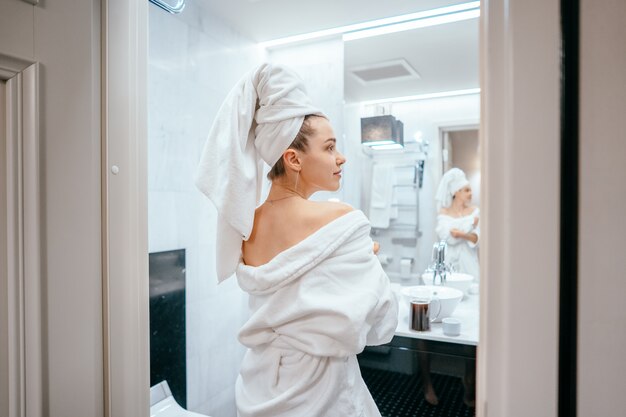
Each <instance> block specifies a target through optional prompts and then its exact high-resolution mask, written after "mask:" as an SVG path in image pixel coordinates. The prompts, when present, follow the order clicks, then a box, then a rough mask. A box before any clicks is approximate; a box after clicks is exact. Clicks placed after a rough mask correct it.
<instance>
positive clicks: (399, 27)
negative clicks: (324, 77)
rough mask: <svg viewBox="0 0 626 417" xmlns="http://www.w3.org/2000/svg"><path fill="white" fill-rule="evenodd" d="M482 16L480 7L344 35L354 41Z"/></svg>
mask: <svg viewBox="0 0 626 417" xmlns="http://www.w3.org/2000/svg"><path fill="white" fill-rule="evenodd" d="M477 17H480V9H475V10H468V11H465V12H460V13H452V14H446V15H441V16H435V17H430V18H426V19H419V20H413V21H410V22H402V23H397V24H393V25H387V26H379V27H375V28H372V29H366V30H359V31H356V32H350V33H345V34H344V35H343V40H344V42H348V41H354V40H357V39H363V38H369V37H372V36H381V35H387V34H390V33H396V32H403V31H405V30H412V29H419V28H425V27H429V26H437V25H443V24H446V23H453V22H460V21H463V20H469V19H475V18H477Z"/></svg>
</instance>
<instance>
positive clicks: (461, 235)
mask: <svg viewBox="0 0 626 417" xmlns="http://www.w3.org/2000/svg"><path fill="white" fill-rule="evenodd" d="M450 234H451V235H452V237H455V238H457V239H465V240H467V241H470V242H472V243H473V244H476V243H477V242H478V235H477V234H476V233H472V232H470V233H465V232H462V231H461V230H459V229H450Z"/></svg>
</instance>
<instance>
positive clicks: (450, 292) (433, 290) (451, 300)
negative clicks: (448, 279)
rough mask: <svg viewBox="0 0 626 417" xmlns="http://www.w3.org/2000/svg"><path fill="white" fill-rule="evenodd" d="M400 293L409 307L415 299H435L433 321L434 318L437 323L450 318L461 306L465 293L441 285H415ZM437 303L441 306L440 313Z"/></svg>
mask: <svg viewBox="0 0 626 417" xmlns="http://www.w3.org/2000/svg"><path fill="white" fill-rule="evenodd" d="M400 293H401V294H402V302H403V303H405V304H406V305H408V304H409V303H410V302H411V299H413V298H424V297H426V298H431V299H433V300H434V301H433V308H432V310H431V314H432V316H431V319H433V318H434V319H435V320H434V321H435V322H441V320H442V319H445V318H446V317H450V316H451V315H452V313H454V310H455V309H456V307H457V306H458V305H459V302H460V301H461V298H463V292H462V291H461V290H458V289H456V288H452V287H445V286H441V285H415V286H411V287H404V288H402V289H401V290H400ZM436 300H439V301H436ZM437 302H439V303H440V304H441V311H439V307H438V306H437V305H436V304H437Z"/></svg>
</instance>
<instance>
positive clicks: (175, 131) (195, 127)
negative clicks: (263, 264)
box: [148, 0, 263, 417]
mask: <svg viewBox="0 0 626 417" xmlns="http://www.w3.org/2000/svg"><path fill="white" fill-rule="evenodd" d="M149 13H150V14H149V19H150V20H149V26H150V38H149V42H150V49H149V53H150V56H149V77H148V106H149V110H148V114H149V117H148V135H149V137H148V191H149V192H148V228H149V250H150V251H151V252H154V251H162V250H170V249H178V248H184V249H186V253H187V264H186V268H187V274H186V275H187V282H186V290H187V313H186V314H187V315H186V321H187V332H186V341H187V352H186V356H187V408H188V409H189V410H192V411H197V412H201V413H204V414H207V415H211V416H214V417H228V416H232V417H235V416H236V411H235V399H234V384H235V378H236V376H237V373H238V370H239V364H240V363H241V359H242V357H243V354H244V352H245V349H244V347H243V346H242V345H241V344H239V342H238V340H237V333H238V331H239V328H240V327H241V325H242V324H243V323H244V322H245V320H246V318H247V316H248V308H247V296H245V295H244V293H243V292H242V291H241V290H240V289H239V287H238V286H237V282H236V280H234V279H230V280H228V281H226V282H224V283H222V284H220V285H218V284H217V279H216V276H215V247H216V236H215V225H216V221H217V215H216V211H215V208H214V207H213V206H212V204H211V203H210V201H209V200H208V199H207V198H206V197H204V196H203V195H202V194H201V193H200V192H199V191H198V190H197V189H196V188H195V185H194V183H193V180H194V175H195V169H196V167H197V164H198V161H199V158H200V154H201V151H202V149H203V147H204V142H205V139H206V137H207V135H208V132H209V129H210V127H211V124H212V122H213V120H214V118H215V115H216V113H217V110H218V109H219V106H220V105H221V103H222V101H223V99H224V98H225V97H226V95H227V94H228V92H229V91H230V89H231V88H232V86H233V85H234V84H235V83H236V82H237V81H238V80H239V79H240V77H241V76H242V75H243V74H244V73H245V72H247V71H249V70H250V69H252V68H253V67H254V66H255V65H258V64H259V63H260V62H261V60H262V59H263V52H262V51H260V50H259V49H258V47H257V46H256V44H254V43H253V42H251V41H249V40H247V39H246V38H245V36H243V35H241V34H239V33H237V32H236V31H235V30H233V28H231V27H229V26H228V25H227V24H226V23H224V22H223V21H221V20H220V19H219V17H217V16H213V15H211V13H210V11H209V10H208V9H207V8H206V5H205V4H204V3H203V2H202V1H200V0H187V6H186V8H185V10H184V11H183V13H181V14H180V15H176V16H175V15H170V14H168V13H166V12H164V11H162V10H160V9H158V8H157V7H155V6H153V5H150V11H149Z"/></svg>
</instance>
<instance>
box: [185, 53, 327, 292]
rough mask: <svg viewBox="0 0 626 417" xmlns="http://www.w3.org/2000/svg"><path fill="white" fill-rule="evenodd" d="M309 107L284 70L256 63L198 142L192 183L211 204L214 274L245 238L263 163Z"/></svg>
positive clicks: (289, 138)
mask: <svg viewBox="0 0 626 417" xmlns="http://www.w3.org/2000/svg"><path fill="white" fill-rule="evenodd" d="M308 114H316V115H320V116H322V115H323V114H322V113H321V112H320V111H319V110H318V109H317V108H315V107H313V105H312V103H311V100H310V99H309V97H308V96H307V94H306V91H305V88H304V85H303V83H302V80H301V79H300V78H299V77H298V76H297V75H296V74H295V73H294V72H293V71H291V70H290V69H288V68H286V67H284V66H280V65H275V64H267V63H265V64H262V65H260V66H259V67H257V68H256V69H254V70H252V71H251V72H249V73H248V74H246V75H245V76H244V77H243V78H242V79H241V80H240V81H239V82H238V83H237V84H236V85H235V87H234V88H233V89H232V90H231V91H230V93H229V94H228V96H227V97H226V99H225V100H224V102H223V103H222V106H221V107H220V109H219V110H218V113H217V116H216V118H215V121H214V122H213V126H212V127H211V130H210V132H209V136H208V138H207V140H206V143H205V145H204V150H203V151H202V155H201V158H200V164H199V166H198V170H197V172H196V179H195V183H196V186H197V187H198V188H199V189H200V191H202V192H203V193H204V194H205V195H206V196H207V197H208V198H209V199H210V200H211V202H212V203H213V204H214V205H215V207H216V209H217V214H218V220H217V243H216V246H217V252H216V255H217V256H216V263H217V278H218V281H220V282H221V281H223V280H224V279H226V278H228V277H229V276H231V275H232V274H233V273H234V272H235V269H236V268H237V264H238V263H239V261H240V259H241V244H242V242H243V241H244V240H248V239H249V237H250V233H251V232H252V226H253V223H254V211H255V209H256V207H257V206H258V204H259V202H260V201H259V200H260V198H261V191H262V185H263V163H264V162H265V163H266V164H268V165H269V166H273V165H274V164H275V163H276V162H277V161H278V160H279V159H280V158H281V156H282V154H283V152H284V151H285V150H286V149H287V148H288V147H289V145H291V143H292V142H293V140H294V139H295V137H296V135H297V134H298V132H299V130H300V128H301V127H302V123H303V121H304V117H305V116H306V115H308Z"/></svg>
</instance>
